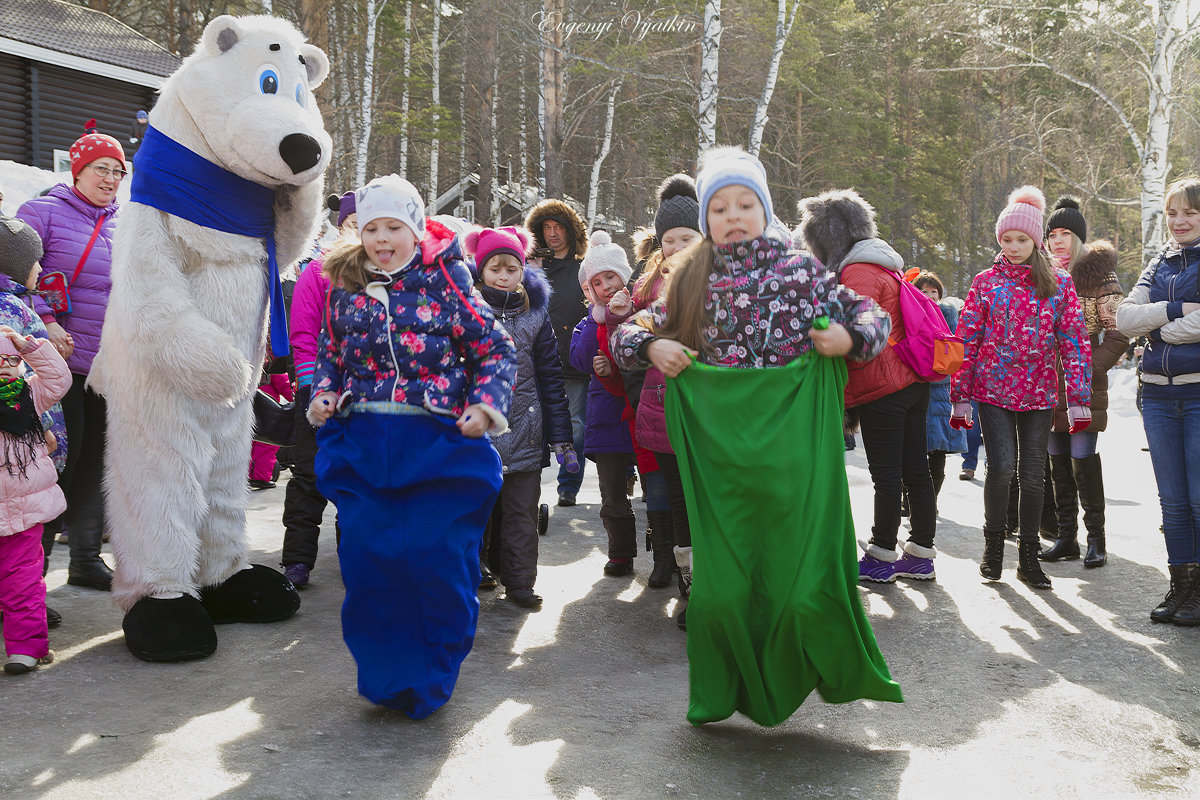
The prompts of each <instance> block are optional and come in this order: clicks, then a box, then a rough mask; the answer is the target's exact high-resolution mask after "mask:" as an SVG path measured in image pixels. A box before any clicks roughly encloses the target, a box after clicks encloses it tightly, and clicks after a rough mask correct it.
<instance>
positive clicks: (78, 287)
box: [17, 183, 117, 375]
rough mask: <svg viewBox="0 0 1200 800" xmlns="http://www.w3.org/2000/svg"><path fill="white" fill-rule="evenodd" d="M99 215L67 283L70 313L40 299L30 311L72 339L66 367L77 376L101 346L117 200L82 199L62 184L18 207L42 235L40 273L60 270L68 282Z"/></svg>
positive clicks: (21, 216)
mask: <svg viewBox="0 0 1200 800" xmlns="http://www.w3.org/2000/svg"><path fill="white" fill-rule="evenodd" d="M102 215H107V219H106V220H105V222H104V225H103V226H102V227H101V228H100V235H99V236H97V237H96V244H95V245H93V247H92V252H91V253H89V254H88V259H87V263H85V264H84V265H83V270H82V271H81V272H80V273H79V277H78V278H77V279H76V280H75V282H74V283H72V284H71V289H70V292H71V311H70V313H68V314H60V315H58V316H57V317H56V316H55V314H54V312H52V311H51V310H50V309H49V308H48V307H47V306H46V304H45V302H44V301H43V300H42V299H41V298H40V297H39V298H37V299H36V300H35V301H34V309H35V310H36V311H37V312H38V315H39V316H41V318H42V321H43V322H45V323H46V324H47V325H49V324H50V323H52V322H57V323H58V324H59V325H61V326H63V328H64V329H65V330H66V331H67V333H69V334H71V336H72V338H74V340H75V352H73V353H71V357H70V358H68V359H67V366H68V367H70V369H71V372H74V373H76V374H77V375H87V374H88V373H89V372H91V369H92V359H94V358H95V357H96V352H97V351H98V350H99V349H100V329H101V328H102V327H103V326H104V312H105V310H106V309H107V308H108V296H109V294H110V293H111V292H112V277H111V274H112V240H113V234H114V233H115V232H116V227H117V226H116V215H117V204H116V203H112V204H111V205H108V206H105V207H103V208H101V207H99V206H94V205H92V204H91V203H89V202H88V201H87V200H84V199H83V198H82V197H80V196H79V195H77V194H75V191H74V190H73V189H72V188H71V187H70V186H68V185H67V184H65V183H60V184H58V185H57V186H55V187H54V188H53V189H51V190H50V191H49V193H47V194H46V196H45V197H35V198H34V199H32V200H29V201H26V202H25V203H24V204H23V205H22V206H21V207H20V208H18V209H17V218H18V219H22V220H24V221H25V222H27V223H29V225H30V226H32V227H33V229H34V230H35V231H37V234H38V236H40V237H41V239H42V247H43V249H44V250H45V254H44V255H43V256H42V261H41V264H42V274H43V275H44V274H45V273H47V272H61V273H63V274H64V275H65V276H66V278H67V280H68V281H69V280H71V276H72V275H74V274H75V268H76V267H77V266H79V259H80V257H81V256H82V255H83V251H84V250H85V249H86V248H87V243H88V240H89V239H90V238H92V231H93V230H94V229H95V228H96V223H97V222H98V221H99V220H100V217H101V216H102Z"/></svg>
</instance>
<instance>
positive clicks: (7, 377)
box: [0, 355, 24, 383]
mask: <svg viewBox="0 0 1200 800" xmlns="http://www.w3.org/2000/svg"><path fill="white" fill-rule="evenodd" d="M23 363H24V361H23V360H22V359H21V357H20V356H10V355H0V381H2V382H4V383H10V382H12V381H14V380H16V379H17V378H19V377H21V373H22V369H21V365H22V364H23Z"/></svg>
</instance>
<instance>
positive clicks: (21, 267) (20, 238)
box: [0, 216, 42, 284]
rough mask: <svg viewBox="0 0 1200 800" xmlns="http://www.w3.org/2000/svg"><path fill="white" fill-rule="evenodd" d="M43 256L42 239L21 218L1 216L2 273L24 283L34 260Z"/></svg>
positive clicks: (0, 272)
mask: <svg viewBox="0 0 1200 800" xmlns="http://www.w3.org/2000/svg"><path fill="white" fill-rule="evenodd" d="M41 257H42V239H41V237H40V236H38V235H37V231H35V230H34V229H33V228H31V227H29V226H28V225H26V224H25V223H24V222H22V221H21V220H19V219H14V218H12V217H4V216H0V274H3V275H7V276H8V277H10V278H12V279H13V280H14V281H15V282H17V283H20V284H24V283H25V281H27V280H29V271H30V270H31V269H33V262H35V261H37V260H38V259H39V258H41Z"/></svg>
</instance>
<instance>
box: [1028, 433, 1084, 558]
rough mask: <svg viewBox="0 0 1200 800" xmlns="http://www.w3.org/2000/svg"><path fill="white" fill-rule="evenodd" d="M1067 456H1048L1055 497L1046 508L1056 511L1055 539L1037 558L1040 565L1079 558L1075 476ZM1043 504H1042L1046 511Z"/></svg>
mask: <svg viewBox="0 0 1200 800" xmlns="http://www.w3.org/2000/svg"><path fill="white" fill-rule="evenodd" d="M1072 460H1073V459H1072V458H1071V456H1070V455H1057V456H1050V475H1051V476H1052V477H1053V482H1054V497H1053V499H1052V500H1050V501H1049V505H1050V506H1051V507H1052V508H1055V509H1056V510H1057V511H1056V516H1057V517H1058V519H1057V527H1058V539H1057V540H1056V541H1055V542H1054V544H1052V545H1050V546H1049V547H1047V548H1046V549H1045V550H1043V551H1042V552H1041V553H1040V554H1039V555H1038V558H1040V559H1041V560H1042V561H1069V560H1072V559H1076V558H1079V501H1078V490H1077V489H1076V486H1075V473H1074V469H1073V466H1072V464H1071V462H1072ZM1046 505H1047V503H1046V502H1043V503H1042V508H1045V507H1046Z"/></svg>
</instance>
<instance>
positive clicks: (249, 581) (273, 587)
mask: <svg viewBox="0 0 1200 800" xmlns="http://www.w3.org/2000/svg"><path fill="white" fill-rule="evenodd" d="M200 602H202V603H203V604H204V608H205V609H206V610H207V611H208V614H209V616H210V617H212V621H213V622H215V623H216V624H218V625H220V624H221V623H224V622H278V621H279V620H281V619H287V618H288V617H290V616H291V615H292V614H295V613H296V609H298V608H300V594H299V592H297V591H296V587H295V586H293V585H292V582H291V581H289V580H288V579H287V578H285V577H284V576H283V573H282V572H279V571H277V570H273V569H271V568H270V567H264V566H263V565H262V564H254V565H252V566H251V567H249V568H248V569H244V570H242V571H241V572H236V573H234V574H233V576H232V577H231V578H229V579H228V580H226V581H225V582H224V583H222V584H218V585H217V586H209V587H207V588H205V589H201V590H200Z"/></svg>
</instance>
